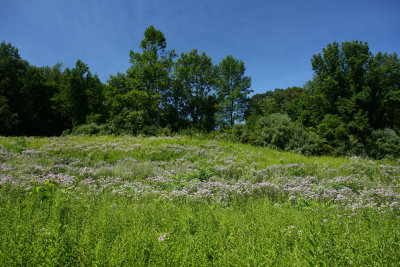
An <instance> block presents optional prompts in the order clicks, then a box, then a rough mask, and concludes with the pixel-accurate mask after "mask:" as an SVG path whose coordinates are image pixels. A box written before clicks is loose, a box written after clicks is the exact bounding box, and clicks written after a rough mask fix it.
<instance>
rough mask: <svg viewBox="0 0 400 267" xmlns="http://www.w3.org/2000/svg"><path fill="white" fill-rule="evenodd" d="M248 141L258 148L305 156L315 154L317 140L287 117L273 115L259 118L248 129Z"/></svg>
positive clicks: (317, 146)
mask: <svg viewBox="0 0 400 267" xmlns="http://www.w3.org/2000/svg"><path fill="white" fill-rule="evenodd" d="M248 138H249V140H250V142H251V143H253V144H255V145H260V146H268V147H271V148H277V149H282V150H286V151H296V152H300V153H303V154H306V155H311V154H317V153H318V151H319V145H318V138H317V136H316V135H315V134H311V133H309V132H308V131H306V130H305V129H304V128H303V126H302V125H301V124H299V123H296V122H293V121H292V120H291V119H290V118H289V116H288V115H286V114H280V113H275V114H271V115H269V116H263V117H260V118H259V119H258V120H257V121H256V123H255V125H254V127H253V128H252V129H249V137H248Z"/></svg>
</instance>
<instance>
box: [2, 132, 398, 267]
mask: <svg viewBox="0 0 400 267" xmlns="http://www.w3.org/2000/svg"><path fill="white" fill-rule="evenodd" d="M0 164H1V165H0V166H1V167H0V262H1V263H2V264H3V265H21V264H22V265H40V264H45V265H79V264H82V265H94V264H98V265H121V264H123V265H153V266H160V265H178V264H179V265H210V264H214V265H264V264H269V265H282V264H283V265H305V264H312V265H324V264H328V265H372V264H396V263H398V262H400V255H399V253H398V251H400V220H399V218H400V217H399V216H400V182H399V180H400V163H399V162H398V161H379V162H378V161H371V160H363V159H361V158H331V157H305V156H302V155H298V154H292V153H286V152H279V151H274V150H270V149H265V148H260V147H252V146H249V145H243V144H234V143H228V142H224V141H216V140H200V139H191V138H189V137H173V138H172V137H162V138H161V137H159V138H135V137H111V136H106V137H57V138H24V137H20V138H5V137H0Z"/></svg>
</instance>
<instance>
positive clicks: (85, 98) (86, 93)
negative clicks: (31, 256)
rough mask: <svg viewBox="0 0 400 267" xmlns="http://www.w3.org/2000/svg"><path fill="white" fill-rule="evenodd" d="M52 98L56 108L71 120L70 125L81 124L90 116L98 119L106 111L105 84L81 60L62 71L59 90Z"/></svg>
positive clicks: (90, 118) (91, 118)
mask: <svg viewBox="0 0 400 267" xmlns="http://www.w3.org/2000/svg"><path fill="white" fill-rule="evenodd" d="M52 100H53V102H54V108H55V110H56V111H58V112H60V113H61V114H62V115H63V116H64V117H65V118H66V119H67V120H68V121H69V123H70V127H76V126H78V125H81V124H83V123H85V122H86V121H87V119H88V118H89V120H93V119H94V120H96V119H95V118H96V117H101V116H102V113H103V112H104V110H103V109H104V105H103V102H104V99H103V85H102V83H101V81H100V79H99V78H98V77H97V75H94V76H92V74H91V72H90V70H89V67H88V66H87V65H86V64H84V63H83V62H82V61H81V60H78V61H77V62H76V64H75V67H74V68H72V69H69V68H66V69H65V71H64V72H63V73H62V78H61V82H60V85H59V90H58V92H57V93H56V94H55V95H54V97H53V98H52ZM96 114H97V116H96Z"/></svg>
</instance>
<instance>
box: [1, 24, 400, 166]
mask: <svg viewBox="0 0 400 267" xmlns="http://www.w3.org/2000/svg"><path fill="white" fill-rule="evenodd" d="M139 48H140V50H139V51H137V52H135V51H130V54H129V57H130V67H129V68H128V69H127V70H126V72H125V73H118V74H116V75H110V78H109V79H108V81H107V83H106V84H104V83H102V82H101V81H100V79H99V77H98V76H97V75H96V74H92V73H91V72H90V69H89V67H88V66H87V65H86V64H85V63H83V62H82V61H80V60H78V61H77V62H76V64H75V66H74V67H73V68H65V69H63V68H62V65H61V64H57V65H55V66H53V67H48V66H46V67H36V66H32V65H30V64H29V63H28V62H27V61H26V60H23V59H22V58H21V57H20V55H19V53H18V49H17V48H15V47H13V46H12V45H11V44H7V43H5V42H4V41H3V42H2V44H1V47H0V134H1V135H35V136H49V135H60V134H61V133H63V132H64V133H66V132H70V131H71V130H72V131H73V132H75V133H79V132H82V133H100V134H133V135H136V134H150V135H155V134H157V133H160V132H166V133H171V132H179V131H182V130H184V129H192V130H194V131H199V132H211V131H214V132H215V130H217V131H218V132H220V133H221V132H224V133H226V134H229V135H230V136H232V137H234V138H236V139H239V140H241V141H243V142H248V143H251V144H254V145H262V146H269V147H273V148H279V149H283V150H291V151H298V152H301V153H304V154H316V155H319V154H332V155H367V156H372V157H376V158H381V157H385V156H387V155H391V156H400V138H399V131H400V120H399V119H398V118H399V117H400V61H399V59H398V57H397V54H396V53H392V54H387V53H381V52H378V53H377V54H375V55H374V54H372V53H371V51H370V50H369V46H368V44H367V43H365V42H360V41H353V42H344V43H342V44H339V43H336V42H334V43H332V44H329V45H328V46H327V47H326V48H323V50H322V53H320V54H317V55H313V56H312V59H311V63H312V69H313V71H314V76H313V79H312V80H311V81H309V82H307V83H306V84H305V85H304V87H303V88H300V87H292V88H288V89H276V90H275V91H267V92H266V93H264V94H256V95H253V96H252V97H249V94H250V93H251V92H252V90H251V89H250V88H251V79H250V77H248V76H246V75H245V71H246V69H245V65H244V62H243V61H241V60H238V59H236V58H234V57H233V56H231V55H228V56H226V57H225V58H224V59H223V60H222V61H221V62H220V63H219V64H216V65H214V64H213V62H212V59H211V58H210V57H209V56H208V55H207V54H206V53H205V52H202V53H199V52H198V51H197V50H196V49H194V50H192V51H190V52H187V53H181V55H180V56H178V55H177V54H176V52H175V51H174V50H168V49H167V42H166V39H165V37H164V35H163V33H162V32H161V31H159V30H157V29H155V28H154V27H153V26H150V27H148V28H147V29H146V31H145V33H144V39H143V40H142V42H141V43H140V47H139ZM243 122H245V123H244V124H243Z"/></svg>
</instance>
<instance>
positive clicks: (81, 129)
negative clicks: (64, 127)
mask: <svg viewBox="0 0 400 267" xmlns="http://www.w3.org/2000/svg"><path fill="white" fill-rule="evenodd" d="M71 134H72V135H107V134H111V129H110V128H109V127H108V125H107V124H100V125H98V124H96V123H89V124H82V125H79V126H77V127H75V128H74V129H72V131H71Z"/></svg>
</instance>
